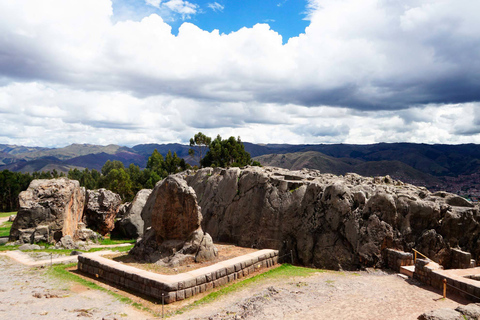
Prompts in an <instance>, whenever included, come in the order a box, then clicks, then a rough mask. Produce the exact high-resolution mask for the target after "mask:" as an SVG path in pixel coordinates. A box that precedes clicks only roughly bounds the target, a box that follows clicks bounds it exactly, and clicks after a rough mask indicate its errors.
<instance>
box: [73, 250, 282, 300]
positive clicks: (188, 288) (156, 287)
mask: <svg viewBox="0 0 480 320" xmlns="http://www.w3.org/2000/svg"><path fill="white" fill-rule="evenodd" d="M104 253H105V252H103V254H104ZM277 262H278V251H277V250H270V249H264V250H259V251H257V252H253V253H250V254H246V255H243V256H240V257H236V258H233V259H230V260H226V261H222V262H219V263H216V264H214V265H211V266H208V267H204V268H200V269H196V270H193V271H190V272H186V273H181V274H178V275H162V274H158V273H154V272H149V271H145V270H141V269H138V268H134V267H131V266H127V265H124V264H122V263H119V262H116V261H113V260H110V259H107V258H104V257H102V256H101V255H100V254H99V253H98V252H94V253H87V254H83V255H81V256H79V257H78V270H80V271H82V272H84V273H87V274H89V275H91V276H94V277H97V278H99V279H102V280H104V281H106V282H110V283H113V284H115V285H119V286H122V287H125V288H127V289H130V290H133V291H135V292H138V293H140V294H143V295H146V296H149V297H152V298H154V299H157V300H159V301H161V300H162V297H163V299H164V302H165V303H172V302H175V301H180V300H184V299H186V298H189V297H191V296H193V295H196V294H199V293H202V292H205V291H208V290H212V289H213V288H217V287H219V286H222V285H224V284H226V283H228V282H231V281H234V280H237V279H241V278H243V277H245V276H247V275H249V274H251V273H253V272H255V271H257V270H260V269H262V268H268V267H271V266H273V265H275V264H277Z"/></svg>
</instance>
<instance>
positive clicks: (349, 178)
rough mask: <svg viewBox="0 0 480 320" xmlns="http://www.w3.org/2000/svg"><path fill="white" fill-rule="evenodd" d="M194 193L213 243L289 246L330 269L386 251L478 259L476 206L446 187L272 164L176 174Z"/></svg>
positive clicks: (370, 262) (374, 262) (378, 259)
mask: <svg viewBox="0 0 480 320" xmlns="http://www.w3.org/2000/svg"><path fill="white" fill-rule="evenodd" d="M177 176H178V177H182V178H183V179H185V180H186V181H187V183H188V185H189V186H191V187H192V188H193V189H194V190H195V192H196V195H197V197H198V202H199V205H200V206H201V208H202V213H203V222H202V226H203V229H204V230H205V231H206V232H208V233H209V234H211V236H212V238H213V240H215V241H223V242H230V243H236V244H239V245H241V246H247V247H257V248H272V249H279V250H281V254H282V253H283V254H285V253H290V250H292V251H293V255H294V260H295V261H294V262H295V263H299V264H303V265H307V266H315V267H319V268H330V269H358V268H362V267H373V266H375V267H382V266H384V257H383V254H384V249H385V248H394V249H400V250H404V251H410V250H411V249H412V248H416V249H417V250H420V251H421V252H423V253H424V254H426V255H427V256H429V257H430V258H432V259H435V260H437V261H440V262H441V263H444V264H447V265H448V263H449V257H450V250H451V248H460V249H462V250H465V251H468V252H471V253H472V255H473V257H474V258H476V259H477V258H478V256H479V253H480V246H479V243H478V242H477V240H478V235H479V234H480V227H479V224H478V222H477V221H478V220H479V219H480V215H479V210H478V208H477V207H476V206H474V205H473V204H472V203H470V202H469V201H467V200H465V199H463V198H461V197H459V196H456V195H453V194H449V193H445V192H437V193H430V192H429V191H428V190H427V189H425V188H422V187H416V186H413V185H409V184H404V183H402V182H400V181H395V180H393V179H391V178H390V177H388V176H387V177H375V178H367V177H362V176H359V175H357V174H346V175H345V176H335V175H332V174H321V173H320V172H319V171H317V170H308V169H304V170H301V171H289V170H285V169H280V168H273V167H263V168H260V167H246V168H244V169H240V168H230V169H222V168H215V169H214V168H205V169H201V170H198V171H197V172H193V171H187V172H184V173H180V174H177Z"/></svg>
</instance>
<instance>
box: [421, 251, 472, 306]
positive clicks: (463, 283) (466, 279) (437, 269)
mask: <svg viewBox="0 0 480 320" xmlns="http://www.w3.org/2000/svg"><path fill="white" fill-rule="evenodd" d="M477 275H478V276H477ZM413 277H414V278H415V279H417V280H419V281H421V282H423V283H425V284H428V285H430V286H432V287H434V288H436V289H439V290H443V280H444V279H446V280H447V296H448V295H449V294H451V293H452V292H453V293H455V294H457V295H460V296H462V297H464V298H466V299H469V300H471V301H475V302H478V301H480V281H479V280H480V268H470V269H450V270H443V269H442V267H441V266H440V265H439V264H437V263H435V262H433V261H428V260H423V259H417V261H416V262H415V273H414V274H413Z"/></svg>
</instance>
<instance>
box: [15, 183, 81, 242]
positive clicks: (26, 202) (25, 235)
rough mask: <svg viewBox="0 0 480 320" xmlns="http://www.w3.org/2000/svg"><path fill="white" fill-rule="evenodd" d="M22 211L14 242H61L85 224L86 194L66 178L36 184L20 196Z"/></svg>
mask: <svg viewBox="0 0 480 320" xmlns="http://www.w3.org/2000/svg"><path fill="white" fill-rule="evenodd" d="M19 202H20V210H19V211H18V213H17V216H16V218H15V220H14V222H13V224H12V228H11V231H10V241H15V240H21V242H30V243H33V242H39V241H48V242H52V241H58V240H60V239H61V238H62V237H63V236H67V235H68V236H71V237H74V236H75V232H76V230H77V226H78V223H80V222H81V221H82V215H83V208H84V204H85V191H84V189H83V188H81V187H80V184H79V182H78V181H75V180H69V179H66V178H61V179H51V180H33V181H32V182H31V183H30V185H29V187H28V189H27V190H26V191H23V192H21V193H20V195H19Z"/></svg>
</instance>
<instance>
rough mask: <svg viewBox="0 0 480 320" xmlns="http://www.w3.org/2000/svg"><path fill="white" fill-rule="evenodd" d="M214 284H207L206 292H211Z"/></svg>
mask: <svg viewBox="0 0 480 320" xmlns="http://www.w3.org/2000/svg"><path fill="white" fill-rule="evenodd" d="M213 284H214V282H207V283H205V291H209V290H212V289H213Z"/></svg>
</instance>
